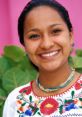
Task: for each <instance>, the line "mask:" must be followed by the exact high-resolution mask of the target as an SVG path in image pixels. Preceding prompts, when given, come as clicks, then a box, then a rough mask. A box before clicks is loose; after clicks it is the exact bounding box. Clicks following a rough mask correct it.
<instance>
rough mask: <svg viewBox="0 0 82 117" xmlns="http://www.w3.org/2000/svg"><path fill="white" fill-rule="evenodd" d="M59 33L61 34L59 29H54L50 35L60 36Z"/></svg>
mask: <svg viewBox="0 0 82 117" xmlns="http://www.w3.org/2000/svg"><path fill="white" fill-rule="evenodd" d="M60 32H62V30H61V29H54V30H52V34H60Z"/></svg>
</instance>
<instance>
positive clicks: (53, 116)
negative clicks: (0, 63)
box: [3, 0, 82, 117]
mask: <svg viewBox="0 0 82 117" xmlns="http://www.w3.org/2000/svg"><path fill="white" fill-rule="evenodd" d="M18 33H19V38H20V42H21V43H22V44H23V45H24V47H25V50H26V53H27V54H28V56H29V59H30V60H31V62H32V63H33V64H34V65H35V66H36V67H37V69H38V72H39V74H38V77H37V78H36V80H34V81H32V82H31V83H28V84H26V85H24V86H21V87H18V88H16V89H15V90H14V91H12V92H11V93H10V94H9V96H8V98H7V100H6V102H5V106H4V111H3V117H27V116H35V117H39V116H41V117H76V116H78V117H82V112H81V111H82V110H81V107H82V93H81V92H82V91H81V83H82V76H81V75H80V74H79V73H77V72H76V71H75V70H74V69H73V68H71V67H70V65H69V64H68V57H69V55H70V52H71V50H72V48H73V43H74V40H73V28H72V24H71V22H70V19H69V15H68V12H67V10H66V9H65V8H64V7H63V6H62V5H61V4H59V3H58V2H57V1H55V0H32V1H30V2H29V3H28V4H27V5H26V6H25V8H24V10H23V11H22V13H21V15H20V17H19V20H18Z"/></svg>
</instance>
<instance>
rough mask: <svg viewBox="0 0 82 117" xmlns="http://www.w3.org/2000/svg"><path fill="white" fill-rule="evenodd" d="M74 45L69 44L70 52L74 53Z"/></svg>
mask: <svg viewBox="0 0 82 117" xmlns="http://www.w3.org/2000/svg"><path fill="white" fill-rule="evenodd" d="M74 46H75V44H74V43H73V44H72V45H71V50H70V54H74Z"/></svg>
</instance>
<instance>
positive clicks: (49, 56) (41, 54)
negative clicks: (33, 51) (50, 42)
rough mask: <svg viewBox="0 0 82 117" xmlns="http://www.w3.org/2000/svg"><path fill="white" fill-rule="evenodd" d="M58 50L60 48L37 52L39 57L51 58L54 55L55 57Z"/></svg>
mask: <svg viewBox="0 0 82 117" xmlns="http://www.w3.org/2000/svg"><path fill="white" fill-rule="evenodd" d="M59 52H60V49H58V50H53V51H48V52H43V53H40V54H39V57H40V58H43V59H53V58H54V57H56V56H57V55H58V54H59Z"/></svg>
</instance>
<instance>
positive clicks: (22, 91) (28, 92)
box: [19, 86, 31, 95]
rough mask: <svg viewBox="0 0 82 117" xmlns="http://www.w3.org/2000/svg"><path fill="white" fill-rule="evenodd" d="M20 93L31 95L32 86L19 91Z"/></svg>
mask: <svg viewBox="0 0 82 117" xmlns="http://www.w3.org/2000/svg"><path fill="white" fill-rule="evenodd" d="M19 92H20V93H26V94H27V95H28V94H30V93H31V86H28V87H24V88H23V89H21V90H20V91H19Z"/></svg>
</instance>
